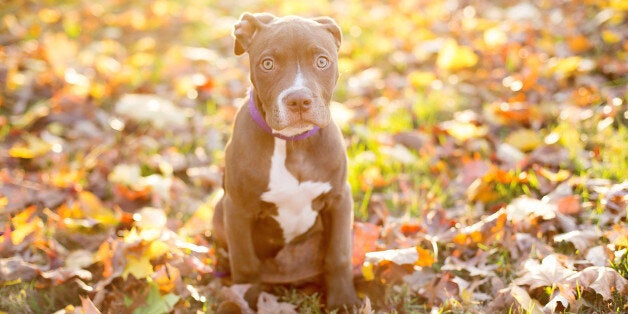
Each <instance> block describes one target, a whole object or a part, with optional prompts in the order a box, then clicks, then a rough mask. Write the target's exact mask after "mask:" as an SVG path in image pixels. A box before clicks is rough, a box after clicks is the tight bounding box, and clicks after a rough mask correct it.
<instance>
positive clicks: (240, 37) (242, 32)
mask: <svg viewBox="0 0 628 314" xmlns="http://www.w3.org/2000/svg"><path fill="white" fill-rule="evenodd" d="M274 19H275V16H274V15H272V14H270V13H255V14H251V13H248V12H245V13H242V15H240V20H239V21H238V22H237V23H236V24H235V25H234V26H233V37H235V45H234V47H233V52H235V54H236V55H238V56H239V55H241V54H243V53H245V52H247V51H248V50H249V46H250V45H251V41H252V40H253V36H255V33H256V32H257V31H259V30H260V29H261V28H263V27H264V26H265V25H266V24H268V23H270V22H272V21H273V20H274Z"/></svg>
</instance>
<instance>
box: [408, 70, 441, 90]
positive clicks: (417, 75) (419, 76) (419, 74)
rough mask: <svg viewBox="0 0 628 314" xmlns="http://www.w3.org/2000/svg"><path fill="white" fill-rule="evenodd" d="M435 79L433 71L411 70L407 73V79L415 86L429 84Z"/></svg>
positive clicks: (420, 86)
mask: <svg viewBox="0 0 628 314" xmlns="http://www.w3.org/2000/svg"><path fill="white" fill-rule="evenodd" d="M435 79H436V76H435V75H434V73H432V72H429V71H413V72H412V73H410V74H409V75H408V81H410V84H411V85H412V86H414V87H415V88H422V87H426V86H429V85H430V84H432V82H433V81H434V80H435Z"/></svg>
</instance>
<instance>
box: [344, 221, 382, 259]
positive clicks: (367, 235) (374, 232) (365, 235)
mask: <svg viewBox="0 0 628 314" xmlns="http://www.w3.org/2000/svg"><path fill="white" fill-rule="evenodd" d="M380 229H381V227H380V226H377V225H374V224H371V223H364V222H356V223H354V224H353V250H352V257H351V264H352V265H353V267H354V268H359V267H361V266H362V264H363V263H364V259H365V257H366V254H367V253H368V252H371V251H373V250H375V248H376V247H377V239H379V235H380Z"/></svg>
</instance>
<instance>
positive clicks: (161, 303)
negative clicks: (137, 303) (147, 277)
mask: <svg viewBox="0 0 628 314" xmlns="http://www.w3.org/2000/svg"><path fill="white" fill-rule="evenodd" d="M180 298H181V297H180V296H178V295H175V294H172V293H168V294H165V295H162V294H161V293H159V288H158V287H157V285H156V284H154V283H152V284H149V290H148V296H147V297H146V302H145V304H146V305H144V306H142V307H139V308H137V309H135V311H133V314H163V313H170V312H171V311H172V310H173V308H174V305H175V304H176V303H177V302H179V299H180Z"/></svg>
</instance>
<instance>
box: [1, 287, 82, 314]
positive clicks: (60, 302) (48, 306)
mask: <svg viewBox="0 0 628 314" xmlns="http://www.w3.org/2000/svg"><path fill="white" fill-rule="evenodd" d="M79 291H80V290H79V288H78V287H77V285H76V284H74V283H73V282H66V283H64V284H61V285H58V286H55V287H53V288H44V289H41V288H38V287H37V286H36V281H30V282H20V283H16V284H5V285H3V286H0V295H1V296H2V297H0V312H1V311H6V312H8V313H53V312H55V311H57V310H59V309H60V308H64V307H65V306H66V305H68V304H80V300H79V297H78V296H79Z"/></svg>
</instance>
